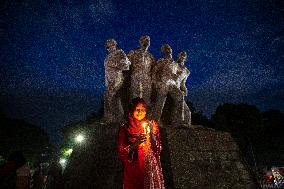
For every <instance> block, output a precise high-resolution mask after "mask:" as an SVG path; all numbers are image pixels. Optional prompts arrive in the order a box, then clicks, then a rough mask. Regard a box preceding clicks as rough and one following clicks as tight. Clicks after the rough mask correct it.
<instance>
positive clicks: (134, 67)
mask: <svg viewBox="0 0 284 189" xmlns="http://www.w3.org/2000/svg"><path fill="white" fill-rule="evenodd" d="M149 46H150V37H149V36H142V37H141V38H140V49H137V50H132V51H130V52H129V53H128V55H127V56H128V58H129V60H130V62H131V87H130V93H131V94H130V96H131V99H133V98H136V97H140V98H143V99H144V100H145V102H146V103H147V105H148V106H149V105H150V104H151V92H152V79H151V69H152V67H153V64H154V62H155V59H154V56H153V55H152V54H151V53H149V52H148V48H149Z"/></svg>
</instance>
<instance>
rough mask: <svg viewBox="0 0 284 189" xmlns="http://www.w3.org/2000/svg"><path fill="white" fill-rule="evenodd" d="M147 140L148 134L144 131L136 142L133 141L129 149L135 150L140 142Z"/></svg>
mask: <svg viewBox="0 0 284 189" xmlns="http://www.w3.org/2000/svg"><path fill="white" fill-rule="evenodd" d="M146 140H147V136H146V134H144V133H142V134H141V135H140V136H139V137H138V138H137V139H136V140H135V142H133V143H132V144H131V145H130V147H129V151H133V150H134V149H136V148H137V147H138V146H139V144H141V143H143V142H145V141H146Z"/></svg>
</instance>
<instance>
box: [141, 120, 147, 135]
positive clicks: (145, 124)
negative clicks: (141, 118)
mask: <svg viewBox="0 0 284 189" xmlns="http://www.w3.org/2000/svg"><path fill="white" fill-rule="evenodd" d="M142 126H143V130H144V132H143V133H144V134H148V132H147V131H148V127H147V126H148V124H147V122H143V123H142Z"/></svg>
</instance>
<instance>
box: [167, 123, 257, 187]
mask: <svg viewBox="0 0 284 189" xmlns="http://www.w3.org/2000/svg"><path fill="white" fill-rule="evenodd" d="M164 130H165V131H164V132H165V133H166V135H167V136H166V138H164V143H165V144H164V145H165V146H167V150H168V153H169V154H168V159H169V160H168V161H169V162H170V168H169V167H167V170H168V171H171V175H172V181H171V182H170V184H171V185H170V186H169V188H176V189H190V188H195V189H199V188H202V189H207V188H208V189H228V188H236V189H250V188H256V185H255V184H254V182H253V178H252V177H251V175H250V173H249V169H248V167H247V166H246V164H245V162H244V161H243V159H242V157H241V155H240V152H239V148H238V146H237V144H236V143H235V141H234V140H233V138H232V137H231V135H230V134H229V133H225V132H218V131H214V130H211V129H208V128H204V127H201V126H200V127H198V126H193V127H191V128H165V129H164ZM166 166H167V165H164V167H166Z"/></svg>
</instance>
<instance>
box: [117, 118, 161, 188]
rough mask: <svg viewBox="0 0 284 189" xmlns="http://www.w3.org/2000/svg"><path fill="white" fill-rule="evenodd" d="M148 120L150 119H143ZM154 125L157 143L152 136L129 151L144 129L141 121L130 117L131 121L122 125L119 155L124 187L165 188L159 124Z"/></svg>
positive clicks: (119, 138) (153, 123)
mask: <svg viewBox="0 0 284 189" xmlns="http://www.w3.org/2000/svg"><path fill="white" fill-rule="evenodd" d="M143 121H144V122H145V121H148V120H146V119H145V120H143ZM148 122H149V123H150V124H151V125H152V126H153V134H154V138H155V140H154V141H155V144H152V145H151V143H150V138H148V139H147V141H146V142H144V143H142V144H140V145H139V147H138V149H136V150H134V151H133V152H129V145H130V144H131V143H132V142H134V141H135V140H136V139H137V138H138V137H139V136H140V134H141V133H143V132H144V129H143V127H142V125H141V122H139V121H137V120H136V119H133V118H132V117H130V118H129V122H128V123H126V124H123V125H122V126H120V129H119V136H118V157H119V159H120V160H121V161H122V163H123V167H124V174H123V189H164V188H165V187H164V180H163V174H162V168H161V163H160V152H161V149H162V147H161V141H160V132H159V128H158V125H157V124H156V123H155V122H154V121H148Z"/></svg>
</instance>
